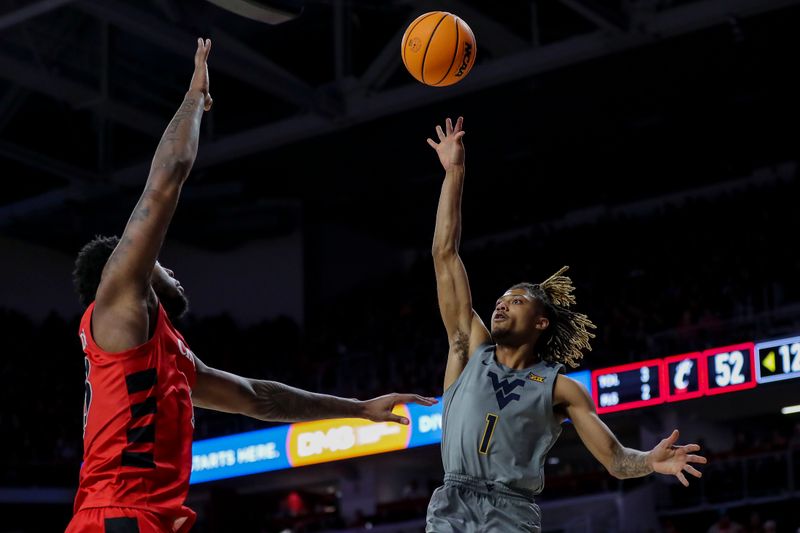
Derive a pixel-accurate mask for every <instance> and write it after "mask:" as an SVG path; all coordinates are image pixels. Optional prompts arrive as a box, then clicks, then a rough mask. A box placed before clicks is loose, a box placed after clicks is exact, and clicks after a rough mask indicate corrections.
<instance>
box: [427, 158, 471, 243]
mask: <svg viewBox="0 0 800 533" xmlns="http://www.w3.org/2000/svg"><path fill="white" fill-rule="evenodd" d="M463 189H464V166H463V165H457V166H453V167H452V168H450V169H449V170H448V171H447V174H446V175H445V178H444V182H443V183H442V192H441V194H440V195H439V207H438V209H437V210H436V230H435V231H434V234H433V252H434V255H435V254H437V253H449V254H456V253H458V246H459V243H460V241H461V194H462V192H463Z"/></svg>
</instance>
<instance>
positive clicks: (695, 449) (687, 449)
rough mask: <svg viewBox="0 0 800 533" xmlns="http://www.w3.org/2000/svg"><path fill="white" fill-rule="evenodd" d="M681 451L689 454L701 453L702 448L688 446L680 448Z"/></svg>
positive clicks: (693, 445) (695, 445)
mask: <svg viewBox="0 0 800 533" xmlns="http://www.w3.org/2000/svg"><path fill="white" fill-rule="evenodd" d="M680 449H681V450H683V451H684V452H686V453H689V452H699V451H700V446H699V445H697V444H687V445H686V446H680Z"/></svg>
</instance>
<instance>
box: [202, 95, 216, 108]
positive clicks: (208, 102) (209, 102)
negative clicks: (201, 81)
mask: <svg viewBox="0 0 800 533" xmlns="http://www.w3.org/2000/svg"><path fill="white" fill-rule="evenodd" d="M213 105H214V99H213V98H211V95H210V94H209V95H208V96H206V103H205V105H204V106H203V110H204V111H211V107H212V106H213Z"/></svg>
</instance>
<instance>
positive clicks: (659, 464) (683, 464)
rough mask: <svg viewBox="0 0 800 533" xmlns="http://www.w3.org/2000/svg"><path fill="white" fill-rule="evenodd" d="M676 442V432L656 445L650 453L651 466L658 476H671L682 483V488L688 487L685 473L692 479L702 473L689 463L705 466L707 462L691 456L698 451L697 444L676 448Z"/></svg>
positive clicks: (704, 459)
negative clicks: (691, 476)
mask: <svg viewBox="0 0 800 533" xmlns="http://www.w3.org/2000/svg"><path fill="white" fill-rule="evenodd" d="M677 440H678V430H677V429H676V430H675V431H673V432H672V435H670V436H669V437H667V438H666V439H663V440H662V441H661V442H659V443H658V446H656V447H655V448H653V450H652V451H651V452H650V461H651V464H652V465H653V470H654V471H656V472H658V473H659V474H667V475H673V476H675V477H677V478H678V480H679V481H680V482H681V483H683V486H684V487H688V486H689V481H687V479H686V476H684V475H683V473H684V472H687V473H689V474H691V475H693V476H694V477H698V478H699V477H702V475H703V474H702V473H701V472H700V471H699V470H697V469H696V468H695V467H693V466H692V465H690V464H689V463H698V464H706V463H707V462H708V461H707V460H706V458H705V457H702V456H700V455H693V454H692V453H691V452H697V451H700V446H698V445H697V444H687V445H686V446H676V445H675V442H677Z"/></svg>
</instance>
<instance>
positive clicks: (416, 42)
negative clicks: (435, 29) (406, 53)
mask: <svg viewBox="0 0 800 533" xmlns="http://www.w3.org/2000/svg"><path fill="white" fill-rule="evenodd" d="M408 47H409V48H411V51H412V52H419V49H420V48H422V40H421V39H420V38H419V37H414V38H413V39H409V41H408Z"/></svg>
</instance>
